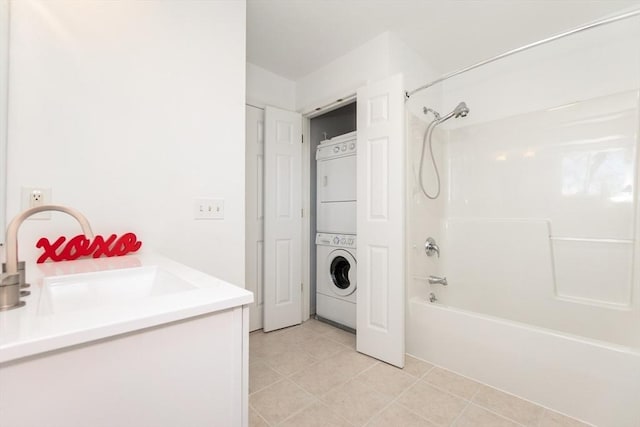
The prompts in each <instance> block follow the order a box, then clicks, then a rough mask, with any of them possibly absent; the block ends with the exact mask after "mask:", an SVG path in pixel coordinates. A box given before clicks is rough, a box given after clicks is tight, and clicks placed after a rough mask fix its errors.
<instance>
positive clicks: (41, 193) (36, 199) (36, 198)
mask: <svg viewBox="0 0 640 427" xmlns="http://www.w3.org/2000/svg"><path fill="white" fill-rule="evenodd" d="M49 204H51V188H44V187H22V210H26V209H29V208H35V207H37V206H42V205H49ZM29 219H51V212H40V213H38V214H35V215H32V216H30V217H29Z"/></svg>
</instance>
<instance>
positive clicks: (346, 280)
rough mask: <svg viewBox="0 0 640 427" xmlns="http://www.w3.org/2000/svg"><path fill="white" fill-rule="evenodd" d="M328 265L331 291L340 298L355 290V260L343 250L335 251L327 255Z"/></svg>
mask: <svg viewBox="0 0 640 427" xmlns="http://www.w3.org/2000/svg"><path fill="white" fill-rule="evenodd" d="M328 264H329V276H330V277H331V283H332V285H333V286H332V287H331V290H332V291H333V292H335V293H336V294H337V295H340V296H347V295H351V294H352V293H353V292H354V291H355V290H356V276H357V271H356V260H355V258H353V256H352V255H351V254H350V253H349V252H347V251H345V250H343V249H336V250H335V251H333V252H331V253H330V254H329V263H328Z"/></svg>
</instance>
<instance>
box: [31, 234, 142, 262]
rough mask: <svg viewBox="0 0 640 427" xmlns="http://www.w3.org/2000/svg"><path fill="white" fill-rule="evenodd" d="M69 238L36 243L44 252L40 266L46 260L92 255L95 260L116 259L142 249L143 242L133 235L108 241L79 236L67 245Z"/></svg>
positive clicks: (39, 259) (41, 240)
mask: <svg viewBox="0 0 640 427" xmlns="http://www.w3.org/2000/svg"><path fill="white" fill-rule="evenodd" d="M66 241H67V238H66V237H64V236H61V237H58V238H57V239H56V240H55V241H54V242H53V243H51V242H50V241H49V239H47V238H46V237H42V238H41V239H40V240H38V243H36V248H39V249H42V250H43V251H44V252H43V254H42V255H40V257H39V258H38V261H37V262H38V264H42V263H43V262H45V261H46V260H48V259H50V260H51V261H54V262H58V261H71V260H74V259H78V258H80V257H83V256H89V255H91V256H92V257H93V258H99V257H101V256H103V255H104V256H106V257H114V256H122V255H126V254H128V253H132V252H135V251H137V250H138V249H140V247H141V246H142V242H140V241H138V238H137V237H136V235H135V234H133V233H125V234H123V235H122V236H120V237H118V236H117V235H115V234H112V235H111V236H109V237H108V238H107V239H106V240H105V238H104V237H102V236H96V237H95V238H94V239H93V240H89V239H87V238H86V237H85V236H84V234H79V235H77V236H75V237H73V238H71V239H70V240H69V241H68V242H67V243H66V244H65V242H66ZM63 245H64V246H63Z"/></svg>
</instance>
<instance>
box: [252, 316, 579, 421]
mask: <svg viewBox="0 0 640 427" xmlns="http://www.w3.org/2000/svg"><path fill="white" fill-rule="evenodd" d="M249 340H250V345H249V425H250V426H255V427H258V426H291V427H306V426H309V427H316V426H317V427H320V426H336V427H339V426H351V427H353V426H371V427H374V426H375V427H383V426H393V427H401V426H474V427H476V426H477V427H482V426H490V427H501V426H505V427H506V426H536V427H555V426H585V424H583V423H580V422H578V421H575V420H573V419H571V418H567V417H565V416H563V415H560V414H557V413H555V412H552V411H549V410H547V409H544V408H542V407H540V406H537V405H534V404H532V403H530V402H527V401H524V400H522V399H519V398H517V397H515V396H512V395H509V394H506V393H503V392H501V391H498V390H496V389H493V388H490V387H487V386H485V385H482V384H480V383H477V382H475V381H472V380H470V379H468V378H465V377H461V376H459V375H456V374H454V373H453V372H450V371H447V370H445V369H442V368H439V367H436V366H433V365H431V364H429V363H426V362H423V361H420V360H418V359H415V358H412V357H409V356H407V361H406V366H405V368H404V369H398V368H395V367H392V366H390V365H387V364H386V363H382V362H379V361H377V360H376V359H372V358H370V357H368V356H365V355H363V354H360V353H358V352H356V351H355V346H356V339H355V335H353V334H351V333H348V332H346V331H343V330H341V329H338V328H334V327H333V326H330V325H327V324H325V323H322V322H319V321H317V320H314V319H310V320H308V321H306V322H304V323H303V324H302V325H299V326H294V327H291V328H287V329H282V330H279V331H275V332H270V333H264V332H262V331H256V332H253V333H251V335H250V337H249Z"/></svg>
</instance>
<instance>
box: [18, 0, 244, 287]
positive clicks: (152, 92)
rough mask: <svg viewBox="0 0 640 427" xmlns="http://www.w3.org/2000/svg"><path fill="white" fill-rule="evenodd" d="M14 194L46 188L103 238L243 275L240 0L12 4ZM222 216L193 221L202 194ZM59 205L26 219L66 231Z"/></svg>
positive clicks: (23, 235) (26, 228) (234, 277)
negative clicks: (218, 204)
mask: <svg viewBox="0 0 640 427" xmlns="http://www.w3.org/2000/svg"><path fill="white" fill-rule="evenodd" d="M11 13H12V16H11V58H10V75H11V82H10V100H9V103H10V104H9V110H10V111H9V150H8V161H9V162H8V198H7V199H8V200H7V202H8V203H7V211H8V214H9V216H13V215H15V214H16V213H18V212H19V210H20V209H21V207H20V187H21V186H44V187H51V188H52V189H53V202H55V203H59V204H63V205H69V206H73V207H75V208H77V209H78V210H80V211H81V212H83V213H84V214H85V215H86V216H87V217H88V218H89V220H90V221H91V224H92V226H93V229H94V231H95V232H96V233H99V234H106V235H108V234H110V233H123V232H126V231H133V232H135V233H137V234H138V236H139V238H140V239H141V240H142V241H143V242H144V245H143V250H145V249H146V250H155V251H158V252H160V253H163V254H165V255H168V256H170V257H172V258H174V259H176V260H178V261H182V262H184V263H186V264H188V265H190V266H193V267H195V268H198V269H200V270H202V271H205V272H207V273H210V274H212V275H215V276H218V277H220V278H223V279H226V280H229V281H231V282H232V283H236V284H239V285H243V284H244V167H245V166H244V162H245V159H244V103H245V2H244V1H236V0H229V1H210V2H202V1H189V0H185V1H180V2H130V1H124V0H123V1H111V2H103V1H84V2H78V1H67V0H55V1H53V0H51V1H36V0H34V1H29V2H19V1H14V2H13V3H12V11H11ZM203 196H206V197H215V198H223V199H225V205H224V206H225V218H224V220H220V221H202V220H200V221H196V220H194V219H193V201H194V198H196V197H203ZM78 232H79V228H78V226H77V225H76V224H74V223H73V222H72V221H71V220H68V219H67V218H65V217H64V215H61V214H53V219H52V220H50V221H36V220H33V221H28V222H27V223H25V224H24V225H23V227H22V229H21V232H20V253H21V258H22V259H26V260H28V261H32V260H34V257H35V252H36V251H35V249H34V248H33V247H34V245H35V242H36V240H37V238H38V237H40V236H43V235H44V236H48V237H50V238H55V237H57V236H59V235H74V234H76V233H78Z"/></svg>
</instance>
